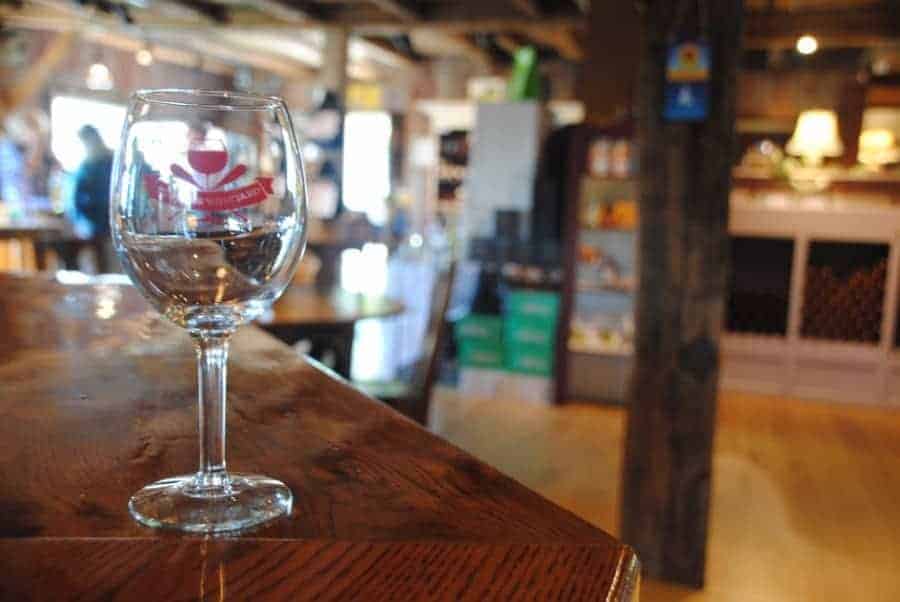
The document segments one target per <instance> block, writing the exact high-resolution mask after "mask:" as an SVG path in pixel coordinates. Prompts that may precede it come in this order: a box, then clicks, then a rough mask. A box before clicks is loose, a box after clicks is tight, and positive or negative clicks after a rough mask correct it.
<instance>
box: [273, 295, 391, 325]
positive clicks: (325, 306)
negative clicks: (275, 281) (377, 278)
mask: <svg viewBox="0 0 900 602" xmlns="http://www.w3.org/2000/svg"><path fill="white" fill-rule="evenodd" d="M402 311H403V304H402V303H400V302H399V301H395V300H394V299H391V298H390V297H385V296H383V295H363V294H357V293H351V292H348V291H346V290H343V289H341V288H339V287H334V288H333V289H331V290H328V291H322V290H319V289H318V288H316V287H314V286H299V285H292V286H290V287H289V288H288V289H287V290H286V291H284V294H283V295H282V296H281V298H280V299H279V300H278V301H276V302H275V305H273V306H272V311H270V312H269V313H268V314H266V315H265V316H264V317H263V318H262V319H260V320H259V322H260V323H261V324H263V325H265V326H269V325H272V326H330V325H341V324H353V323H354V322H357V321H358V320H364V319H366V318H384V317H387V316H393V315H397V314H399V313H401V312H402Z"/></svg>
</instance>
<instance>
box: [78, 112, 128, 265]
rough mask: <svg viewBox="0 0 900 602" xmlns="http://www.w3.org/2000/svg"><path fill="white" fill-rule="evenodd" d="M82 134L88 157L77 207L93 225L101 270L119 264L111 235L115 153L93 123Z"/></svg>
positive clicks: (81, 172) (82, 167)
mask: <svg viewBox="0 0 900 602" xmlns="http://www.w3.org/2000/svg"><path fill="white" fill-rule="evenodd" d="M78 137H79V139H80V140H81V143H82V144H83V145H84V149H85V152H86V157H85V159H84V161H83V162H82V163H81V165H80V166H79V167H78V170H77V171H76V172H75V181H74V185H73V187H72V194H73V196H74V199H73V201H74V202H73V207H74V209H75V212H76V214H77V215H78V216H79V217H80V218H82V220H83V221H84V222H86V223H87V224H89V225H90V229H91V237H92V238H93V240H94V249H95V251H96V253H97V269H98V271H100V272H108V271H110V270H112V269H117V266H118V262H117V260H116V257H115V252H114V250H113V247H112V241H111V240H110V237H109V181H110V175H111V174H112V163H113V154H112V151H111V150H110V149H109V148H108V147H107V146H106V144H105V143H104V142H103V138H101V137H100V132H98V131H97V128H95V127H94V126H92V125H85V126H83V127H82V128H81V129H80V130H78Z"/></svg>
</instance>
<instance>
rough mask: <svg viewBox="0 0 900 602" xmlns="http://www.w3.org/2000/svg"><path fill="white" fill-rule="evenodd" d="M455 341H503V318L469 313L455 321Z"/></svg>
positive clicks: (498, 342)
mask: <svg viewBox="0 0 900 602" xmlns="http://www.w3.org/2000/svg"><path fill="white" fill-rule="evenodd" d="M455 328H456V340H457V341H460V342H461V341H483V342H487V343H497V344H498V345H499V344H500V343H501V342H502V341H503V319H502V318H501V317H500V316H491V315H484V314H469V315H468V316H466V317H465V318H463V319H461V320H459V321H458V322H456V325H455Z"/></svg>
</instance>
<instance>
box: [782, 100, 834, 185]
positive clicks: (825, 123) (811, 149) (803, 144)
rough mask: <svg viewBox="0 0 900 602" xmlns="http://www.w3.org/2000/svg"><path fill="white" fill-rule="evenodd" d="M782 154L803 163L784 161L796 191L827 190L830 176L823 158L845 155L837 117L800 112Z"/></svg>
mask: <svg viewBox="0 0 900 602" xmlns="http://www.w3.org/2000/svg"><path fill="white" fill-rule="evenodd" d="M785 150H787V152H788V153H789V154H791V155H794V156H798V157H800V158H801V159H802V161H803V163H802V164H798V163H796V161H792V160H785V161H784V168H785V172H786V173H787V177H788V181H789V182H790V183H791V186H793V187H794V189H795V190H796V191H798V192H801V193H805V194H812V193H817V192H822V191H824V190H825V189H827V188H828V186H829V185H830V184H831V174H830V173H829V172H828V171H827V170H826V169H823V168H822V161H823V159H824V158H825V157H840V156H841V154H842V153H843V152H844V145H843V143H842V142H841V139H840V136H839V135H838V121H837V115H835V113H834V111H827V110H824V109H812V110H809V111H803V112H802V113H801V114H800V117H799V118H798V119H797V126H796V127H795V128H794V134H793V135H792V136H791V139H790V140H788V143H787V146H785Z"/></svg>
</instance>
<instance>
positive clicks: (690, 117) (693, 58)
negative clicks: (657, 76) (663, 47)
mask: <svg viewBox="0 0 900 602" xmlns="http://www.w3.org/2000/svg"><path fill="white" fill-rule="evenodd" d="M664 98H665V100H664V106H663V117H664V118H665V119H666V121H703V120H704V119H706V117H707V116H708V115H709V46H707V45H706V44H705V43H704V42H696V41H688V42H679V43H677V44H673V45H672V46H670V47H669V56H668V59H667V61H666V85H665V96H664Z"/></svg>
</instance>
